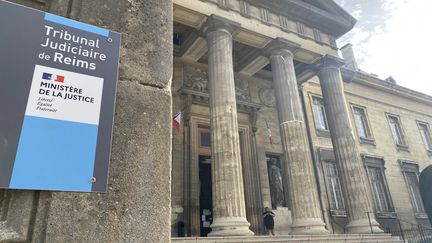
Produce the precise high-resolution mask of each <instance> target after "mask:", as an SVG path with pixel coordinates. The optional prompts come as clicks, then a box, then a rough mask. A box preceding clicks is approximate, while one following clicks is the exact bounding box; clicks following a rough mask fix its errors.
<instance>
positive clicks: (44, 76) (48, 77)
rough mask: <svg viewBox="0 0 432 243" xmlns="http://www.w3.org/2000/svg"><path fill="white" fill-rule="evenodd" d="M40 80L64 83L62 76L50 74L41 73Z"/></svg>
mask: <svg viewBox="0 0 432 243" xmlns="http://www.w3.org/2000/svg"><path fill="white" fill-rule="evenodd" d="M42 79H45V80H53V79H54V81H55V82H59V83H64V76H62V75H54V74H52V73H42Z"/></svg>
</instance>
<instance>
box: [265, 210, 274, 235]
mask: <svg viewBox="0 0 432 243" xmlns="http://www.w3.org/2000/svg"><path fill="white" fill-rule="evenodd" d="M263 217H264V226H265V233H266V235H270V234H271V235H275V233H274V219H273V218H274V217H275V214H274V213H273V212H272V211H271V210H270V208H269V207H265V211H264V213H263Z"/></svg>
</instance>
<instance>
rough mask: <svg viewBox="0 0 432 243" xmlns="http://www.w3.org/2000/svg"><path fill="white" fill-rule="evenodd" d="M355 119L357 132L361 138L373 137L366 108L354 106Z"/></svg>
mask: <svg viewBox="0 0 432 243" xmlns="http://www.w3.org/2000/svg"><path fill="white" fill-rule="evenodd" d="M353 112H354V121H355V124H356V127H357V132H358V135H359V137H360V138H371V137H372V136H371V133H370V130H369V126H368V122H367V119H366V111H365V109H364V108H361V107H357V106H353Z"/></svg>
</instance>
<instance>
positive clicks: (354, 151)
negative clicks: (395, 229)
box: [317, 55, 382, 234]
mask: <svg viewBox="0 0 432 243" xmlns="http://www.w3.org/2000/svg"><path fill="white" fill-rule="evenodd" d="M343 63H344V62H343V60H341V59H339V58H337V57H334V56H329V55H326V56H324V57H323V58H321V60H319V61H318V62H317V67H318V68H319V72H318V76H319V79H320V83H321V91H322V94H323V98H324V106H325V111H326V114H327V119H328V123H329V128H330V134H331V138H332V143H333V149H334V152H335V156H336V162H337V166H338V170H339V172H340V179H341V181H342V188H343V193H344V197H345V203H346V210H347V213H348V220H349V223H348V225H347V226H346V229H347V231H348V233H353V234H359V233H361V234H364V233H371V227H372V230H373V232H375V233H377V232H382V230H381V229H380V228H379V224H378V223H377V221H376V220H375V217H374V215H373V214H370V223H369V219H368V213H367V212H372V211H373V207H372V200H371V196H372V194H371V192H370V188H369V186H368V183H369V182H368V180H367V178H366V172H365V170H364V168H363V165H362V161H361V159H360V154H359V152H358V148H357V145H356V143H355V140H354V133H353V129H352V127H351V122H350V119H349V115H348V108H347V103H346V99H345V94H344V86H343V83H342V76H341V73H340V70H339V67H340V66H341V65H343Z"/></svg>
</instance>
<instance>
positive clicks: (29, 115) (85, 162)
mask: <svg viewBox="0 0 432 243" xmlns="http://www.w3.org/2000/svg"><path fill="white" fill-rule="evenodd" d="M0 33H1V35H0V188H9V189H30V190H60V191H81V192H106V191H107V181H108V167H109V159H110V148H111V133H112V126H113V115H114V103H115V93H116V87H117V75H118V60H119V48H120V34H119V33H116V32H113V31H110V30H107V29H103V28H100V27H96V26H93V25H89V24H85V23H82V22H78V21H74V20H71V19H67V18H63V17H60V16H57V15H53V14H50V13H44V12H41V11H38V10H34V9H30V8H26V7H23V6H20V5H17V4H13V3H9V2H6V1H3V0H0Z"/></svg>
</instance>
